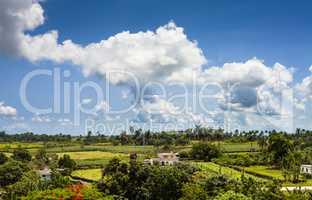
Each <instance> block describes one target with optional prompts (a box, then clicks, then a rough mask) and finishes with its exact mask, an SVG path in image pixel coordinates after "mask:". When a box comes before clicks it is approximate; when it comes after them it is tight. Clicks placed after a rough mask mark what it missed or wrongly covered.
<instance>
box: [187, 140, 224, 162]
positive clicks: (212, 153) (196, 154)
mask: <svg viewBox="0 0 312 200" xmlns="http://www.w3.org/2000/svg"><path fill="white" fill-rule="evenodd" d="M190 155H191V157H192V158H193V159H195V160H204V161H211V159H213V158H217V157H219V156H220V155H221V150H220V149H219V148H218V147H217V146H216V145H214V144H211V143H206V142H200V143H197V144H194V145H193V146H192V150H191V152H190Z"/></svg>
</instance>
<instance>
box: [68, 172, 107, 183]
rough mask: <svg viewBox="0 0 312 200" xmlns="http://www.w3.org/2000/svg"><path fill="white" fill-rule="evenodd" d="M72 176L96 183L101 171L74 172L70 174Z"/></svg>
mask: <svg viewBox="0 0 312 200" xmlns="http://www.w3.org/2000/svg"><path fill="white" fill-rule="evenodd" d="M72 175H73V176H77V177H81V178H85V179H89V180H93V181H98V180H100V179H101V177H102V170H101V169H84V170H75V171H73V173H72Z"/></svg>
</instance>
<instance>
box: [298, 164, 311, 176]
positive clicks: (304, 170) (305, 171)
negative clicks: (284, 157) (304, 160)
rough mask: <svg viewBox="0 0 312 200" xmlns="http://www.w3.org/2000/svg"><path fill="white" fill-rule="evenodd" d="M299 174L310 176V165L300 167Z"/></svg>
mask: <svg viewBox="0 0 312 200" xmlns="http://www.w3.org/2000/svg"><path fill="white" fill-rule="evenodd" d="M300 173H302V174H312V165H301V166H300Z"/></svg>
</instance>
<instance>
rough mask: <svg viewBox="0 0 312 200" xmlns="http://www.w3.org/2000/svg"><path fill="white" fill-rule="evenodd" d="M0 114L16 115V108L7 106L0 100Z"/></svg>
mask: <svg viewBox="0 0 312 200" xmlns="http://www.w3.org/2000/svg"><path fill="white" fill-rule="evenodd" d="M0 115H3V116H7V117H14V116H16V115H17V111H16V108H13V107H11V106H7V105H5V104H4V102H0Z"/></svg>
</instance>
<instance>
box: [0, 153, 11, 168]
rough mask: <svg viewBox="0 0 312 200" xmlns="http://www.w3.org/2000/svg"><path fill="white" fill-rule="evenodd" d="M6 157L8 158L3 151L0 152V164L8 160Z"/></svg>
mask: <svg viewBox="0 0 312 200" xmlns="http://www.w3.org/2000/svg"><path fill="white" fill-rule="evenodd" d="M8 159H9V158H8V157H7V156H6V155H5V154H4V153H2V152H0V165H2V164H4V163H5V162H6V161H8Z"/></svg>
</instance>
